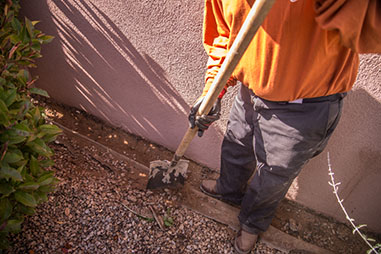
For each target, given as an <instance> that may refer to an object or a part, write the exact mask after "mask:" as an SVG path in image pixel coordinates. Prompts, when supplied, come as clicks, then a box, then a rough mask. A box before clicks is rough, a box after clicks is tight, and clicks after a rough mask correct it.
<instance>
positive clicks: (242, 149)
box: [217, 85, 345, 234]
mask: <svg viewBox="0 0 381 254" xmlns="http://www.w3.org/2000/svg"><path fill="white" fill-rule="evenodd" d="M344 96H345V94H336V95H332V96H327V97H320V98H315V99H311V100H310V101H307V100H305V101H304V102H303V103H302V104H296V103H287V102H284V103H282V102H270V101H266V100H263V99H261V98H259V97H257V96H255V95H254V93H253V92H252V91H251V90H249V89H248V88H247V87H246V86H244V85H241V88H240V91H239V92H238V95H237V97H236V99H235V102H234V104H233V106H232V109H231V112H230V117H229V121H228V126H227V131H226V134H225V137H224V140H223V143H222V149H221V174H220V177H219V179H218V180H217V190H218V192H219V193H220V194H222V196H223V199H225V200H227V201H230V202H233V203H236V204H240V205H241V211H240V214H239V217H238V218H239V221H240V223H241V226H242V228H243V229H244V230H246V231H248V232H251V233H254V234H258V233H260V232H263V231H266V230H267V228H268V227H269V226H270V224H271V220H272V218H273V216H274V213H275V210H276V207H277V206H278V204H279V202H280V201H281V200H282V199H283V198H284V196H285V195H286V193H287V190H288V189H289V187H290V185H291V183H292V182H293V180H294V179H295V177H296V176H297V175H298V174H299V172H300V170H301V169H302V167H303V166H304V165H305V164H306V163H307V162H308V161H309V159H311V158H312V157H314V156H316V155H318V154H319V153H321V152H322V151H323V149H324V147H325V146H326V145H327V142H328V139H329V137H330V136H331V134H332V132H333V130H334V129H335V127H336V126H337V123H338V121H339V118H340V115H341V108H342V98H343V97H344ZM255 169H256V170H255ZM253 173H254V176H253V178H251V176H252V174H253ZM250 178H251V180H250V182H249V179H250Z"/></svg>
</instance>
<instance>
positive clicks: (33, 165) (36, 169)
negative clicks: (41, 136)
mask: <svg viewBox="0 0 381 254" xmlns="http://www.w3.org/2000/svg"><path fill="white" fill-rule="evenodd" d="M29 167H30V172H31V173H32V175H34V176H38V175H39V174H40V171H41V167H40V163H39V161H38V160H37V159H36V158H35V157H34V156H33V155H31V156H30V162H29Z"/></svg>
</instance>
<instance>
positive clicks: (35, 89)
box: [29, 87, 50, 98]
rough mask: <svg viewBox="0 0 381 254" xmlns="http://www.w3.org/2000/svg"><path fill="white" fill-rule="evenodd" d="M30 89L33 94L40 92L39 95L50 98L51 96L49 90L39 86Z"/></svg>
mask: <svg viewBox="0 0 381 254" xmlns="http://www.w3.org/2000/svg"><path fill="white" fill-rule="evenodd" d="M29 91H30V92H31V93H32V94H38V95H41V96H44V97H48V98H49V97H50V96H49V94H48V92H47V91H45V90H43V89H40V88H37V87H32V88H31V89H29Z"/></svg>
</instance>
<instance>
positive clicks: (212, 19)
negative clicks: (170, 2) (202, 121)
mask: <svg viewBox="0 0 381 254" xmlns="http://www.w3.org/2000/svg"><path fill="white" fill-rule="evenodd" d="M203 26H204V28H203V43H204V48H205V50H206V53H207V54H208V56H209V58H208V62H207V70H206V74H205V87H204V90H203V92H202V96H205V95H206V93H207V92H208V90H209V88H210V86H211V85H212V83H213V80H214V77H215V76H216V75H217V73H218V71H219V69H220V67H221V65H222V63H223V61H224V60H225V57H226V55H227V53H228V45H229V37H230V29H229V26H228V25H227V24H226V22H225V20H224V15H223V11H222V7H221V2H220V1H219V0H206V1H205V11H204V24H203ZM235 84H236V80H235V79H234V78H232V77H231V78H230V79H229V80H228V82H227V84H226V87H225V88H227V87H228V86H233V85H235Z"/></svg>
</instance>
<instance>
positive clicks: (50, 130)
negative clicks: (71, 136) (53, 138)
mask: <svg viewBox="0 0 381 254" xmlns="http://www.w3.org/2000/svg"><path fill="white" fill-rule="evenodd" d="M38 130H39V132H42V133H43V134H44V135H57V134H59V133H61V132H62V130H61V129H60V128H58V126H56V125H52V124H43V125H40V126H39V127H38Z"/></svg>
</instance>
